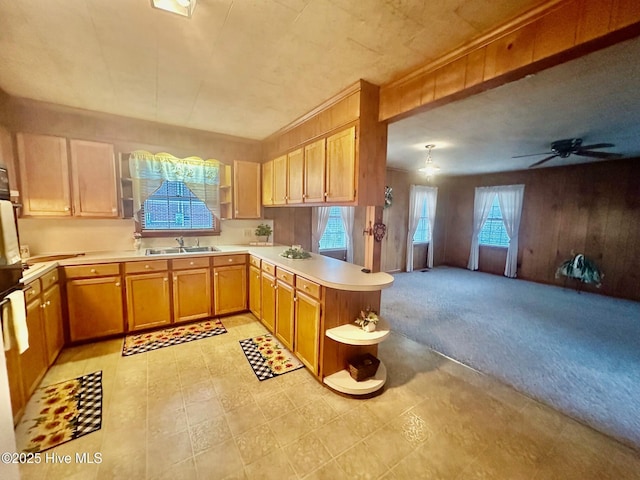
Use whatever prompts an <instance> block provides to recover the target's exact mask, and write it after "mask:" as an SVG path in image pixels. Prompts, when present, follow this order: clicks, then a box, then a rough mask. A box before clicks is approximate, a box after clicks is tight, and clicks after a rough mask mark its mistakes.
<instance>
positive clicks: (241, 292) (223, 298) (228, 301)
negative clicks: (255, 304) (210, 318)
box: [213, 264, 247, 315]
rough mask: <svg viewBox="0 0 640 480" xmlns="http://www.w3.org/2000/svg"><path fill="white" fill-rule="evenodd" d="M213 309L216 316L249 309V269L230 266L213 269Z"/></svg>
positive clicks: (242, 266)
mask: <svg viewBox="0 0 640 480" xmlns="http://www.w3.org/2000/svg"><path fill="white" fill-rule="evenodd" d="M213 291H214V295H213V296H214V298H213V307H214V314H215V315H225V314H227V313H235V312H241V311H243V310H246V309H247V267H246V265H245V264H242V265H230V266H228V267H214V269H213Z"/></svg>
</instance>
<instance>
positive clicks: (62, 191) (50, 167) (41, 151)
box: [17, 133, 71, 216]
mask: <svg viewBox="0 0 640 480" xmlns="http://www.w3.org/2000/svg"><path fill="white" fill-rule="evenodd" d="M17 142H18V157H19V161H20V183H21V189H22V212H23V215H33V216H61V215H64V216H70V215H71V195H70V191H69V160H68V158H67V141H66V139H65V138H61V137H52V136H49V135H32V134H28V133H18V134H17Z"/></svg>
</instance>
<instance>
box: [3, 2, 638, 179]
mask: <svg viewBox="0 0 640 480" xmlns="http://www.w3.org/2000/svg"><path fill="white" fill-rule="evenodd" d="M541 2H542V0H198V3H197V6H196V9H195V13H194V16H193V18H192V19H187V18H184V17H180V16H177V15H174V14H170V13H166V12H162V11H159V10H156V9H152V8H151V2H150V0H19V1H16V0H0V89H2V90H4V91H5V92H7V93H8V94H9V95H12V96H15V97H24V98H30V99H35V100H41V101H46V102H52V103H56V104H61V105H67V106H71V107H76V108H82V109H87V110H94V111H98V112H105V113H112V114H117V115H124V116H128V117H132V118H139V119H144V120H151V121H156V122H160V123H164V124H169V125H179V126H184V127H189V128H195V129H200V130H207V131H212V132H219V133H225V134H230V135H236V136H240V137H245V138H252V139H263V138H265V137H266V136H268V135H270V134H271V133H273V132H275V131H277V130H278V129H280V128H282V127H283V126H285V125H287V124H288V123H290V122H291V121H293V120H295V119H296V118H298V117H299V116H301V115H303V114H304V113H306V112H308V111H309V110H311V109H312V108H313V107H315V106H317V105H318V104H320V103H322V102H323V101H324V100H326V99H327V98H329V97H331V96H333V95H335V94H336V93H338V92H339V91H341V90H342V89H344V88H345V87H347V86H349V85H351V84H352V83H354V82H355V81H356V80H358V79H360V78H363V79H365V80H368V81H370V82H372V83H374V84H378V85H380V84H383V83H386V82H388V81H389V80H391V79H393V78H395V77H397V76H398V74H400V73H401V72H404V71H407V70H409V69H411V68H413V67H415V66H417V65H419V64H421V63H424V62H426V61H429V60H432V59H435V58H437V57H439V56H441V55H442V54H444V53H446V52H448V51H450V50H452V49H454V48H456V47H457V46H459V45H461V44H463V43H465V42H466V41H467V40H469V39H470V38H472V37H474V36H477V35H479V34H481V33H483V32H485V31H487V30H490V29H491V28H493V27H495V26H496V25H498V24H500V23H502V22H504V21H506V20H507V19H509V18H512V17H514V16H518V15H519V14H521V13H522V12H524V11H526V10H528V9H529V8H532V7H534V6H535V5H538V4H540V3H541ZM614 48H618V47H614ZM625 48H628V50H625ZM639 52H640V49H639V48H638V46H637V45H634V46H631V47H624V46H621V51H620V53H619V54H616V55H608V54H606V53H604V54H602V53H596V54H595V55H599V57H594V58H596V61H594V62H590V61H584V60H578V61H576V62H572V63H571V65H570V66H568V65H567V66H561V67H556V68H554V69H552V70H548V71H546V72H542V73H540V74H538V75H537V76H535V77H533V78H529V79H526V80H523V81H520V82H516V83H513V84H510V85H506V86H504V87H501V88H498V89H495V90H492V91H489V92H485V93H484V94H482V95H478V96H475V97H472V98H469V99H467V100H464V101H461V102H457V103H455V104H450V105H447V106H444V107H441V108H438V109H435V110H432V111H429V112H426V113H423V114H421V115H419V116H415V117H412V118H409V119H406V120H403V121H401V122H398V123H395V124H392V125H390V128H389V155H388V164H389V166H393V167H397V168H404V169H409V170H413V169H414V168H417V167H418V166H420V164H421V163H422V162H423V161H424V157H425V153H424V152H425V151H424V145H425V144H427V143H435V144H436V149H435V150H434V151H433V159H434V161H435V163H436V164H438V165H439V166H440V167H442V172H443V173H450V174H459V173H467V172H481V171H495V170H503V169H509V170H512V169H516V168H522V167H526V165H528V164H529V163H532V162H533V161H535V160H536V159H538V158H536V157H533V159H530V158H528V159H523V160H520V161H518V162H516V161H515V160H512V159H511V158H510V157H511V156H513V155H517V154H523V153H529V152H541V151H545V150H547V149H548V144H549V142H551V141H552V140H557V139H560V138H566V137H572V136H581V137H583V138H584V140H585V143H595V142H598V143H599V142H611V143H615V144H616V148H615V149H612V150H615V151H621V152H622V151H624V152H625V153H628V154H634V155H637V154H640V146H639V145H638V144H637V142H638V141H640V140H638V139H640V135H638V131H637V126H638V124H639V122H638V118H637V112H639V111H640V101H639V100H638V98H639V96H638V94H637V92H639V91H640V89H639V88H637V87H638V85H637V79H639V78H640V75H639V73H640V72H638V68H640V67H638V66H637V63H638V62H636V61H635V60H633V61H632V60H631V59H635V58H640V57H639V56H638V53H639ZM607 62H613V64H614V65H615V66H614V67H604V68H603V67H602V65H605V64H606V63H607ZM565 67H566V68H568V70H566V69H565ZM610 92H614V93H615V95H613V97H611V96H610V94H609V93H610ZM567 100H569V104H568V105H567V104H566V102H567ZM574 158H576V159H577V158H578V157H570V158H569V159H566V160H569V161H573V159H574ZM529 160H531V162H529ZM566 160H565V161H566ZM580 160H581V161H582V160H585V159H584V158H580ZM548 164H550V165H549V166H553V165H554V164H556V163H555V161H552V162H548Z"/></svg>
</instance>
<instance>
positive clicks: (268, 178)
mask: <svg viewBox="0 0 640 480" xmlns="http://www.w3.org/2000/svg"><path fill="white" fill-rule="evenodd" d="M262 204H263V205H273V160H269V161H268V162H265V163H263V164H262Z"/></svg>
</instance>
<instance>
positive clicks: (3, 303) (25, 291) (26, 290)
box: [0, 285, 33, 307]
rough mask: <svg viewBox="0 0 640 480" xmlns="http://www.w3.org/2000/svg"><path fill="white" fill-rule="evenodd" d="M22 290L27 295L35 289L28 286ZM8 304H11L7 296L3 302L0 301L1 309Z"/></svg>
mask: <svg viewBox="0 0 640 480" xmlns="http://www.w3.org/2000/svg"><path fill="white" fill-rule="evenodd" d="M16 290H17V289H16ZM20 290H22V291H23V292H24V293H27V292H28V291H29V290H33V287H32V286H31V285H28V286H26V287H24V288H21V289H20ZM6 303H9V299H8V298H7V297H6V296H5V297H4V298H3V299H2V300H0V307H2V306H3V305H5V304H6Z"/></svg>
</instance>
